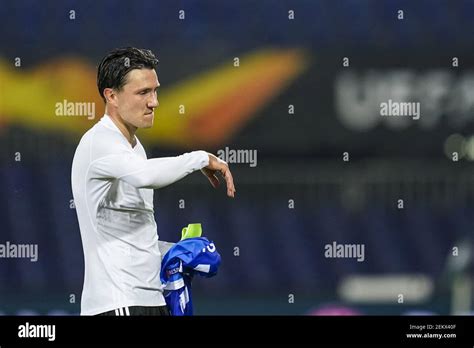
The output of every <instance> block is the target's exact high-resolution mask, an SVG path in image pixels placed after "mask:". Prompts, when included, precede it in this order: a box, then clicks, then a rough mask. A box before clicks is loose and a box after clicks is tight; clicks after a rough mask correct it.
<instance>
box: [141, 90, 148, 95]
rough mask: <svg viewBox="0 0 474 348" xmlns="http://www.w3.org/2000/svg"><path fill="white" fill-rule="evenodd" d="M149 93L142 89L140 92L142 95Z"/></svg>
mask: <svg viewBox="0 0 474 348" xmlns="http://www.w3.org/2000/svg"><path fill="white" fill-rule="evenodd" d="M147 93H148V92H147V91H141V92H140V94H141V95H145V94H147Z"/></svg>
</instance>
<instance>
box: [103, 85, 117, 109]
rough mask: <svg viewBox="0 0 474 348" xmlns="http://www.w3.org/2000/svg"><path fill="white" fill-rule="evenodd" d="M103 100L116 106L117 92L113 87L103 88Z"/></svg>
mask: <svg viewBox="0 0 474 348" xmlns="http://www.w3.org/2000/svg"><path fill="white" fill-rule="evenodd" d="M104 98H105V102H106V103H108V104H111V105H113V106H115V107H116V106H117V94H116V92H115V90H114V89H113V88H104Z"/></svg>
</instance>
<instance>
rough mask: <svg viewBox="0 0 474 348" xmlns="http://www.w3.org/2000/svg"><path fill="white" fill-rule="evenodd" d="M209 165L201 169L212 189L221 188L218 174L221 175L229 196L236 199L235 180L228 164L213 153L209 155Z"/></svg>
mask: <svg viewBox="0 0 474 348" xmlns="http://www.w3.org/2000/svg"><path fill="white" fill-rule="evenodd" d="M208 155H209V165H208V166H207V167H204V168H202V169H201V172H202V173H203V174H204V175H205V176H207V178H208V179H209V181H210V183H211V185H212V187H214V188H217V187H219V178H218V177H217V175H216V174H217V173H220V174H221V175H222V176H223V178H224V180H225V182H226V184H227V196H229V197H232V198H234V196H235V186H234V179H233V178H232V173H231V172H230V169H229V166H228V164H227V163H226V162H225V161H223V160H221V159H220V158H218V157H216V156H214V155H213V154H212V153H209V154H208Z"/></svg>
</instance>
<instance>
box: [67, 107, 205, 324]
mask: <svg viewBox="0 0 474 348" xmlns="http://www.w3.org/2000/svg"><path fill="white" fill-rule="evenodd" d="M208 164H209V155H208V154H207V153H206V152H204V151H194V152H190V153H186V154H183V155H181V156H177V157H166V158H154V159H147V157H146V153H145V150H144V148H143V146H142V145H141V143H140V142H139V141H138V139H137V143H136V145H135V147H133V148H132V146H131V145H130V143H129V142H128V141H127V139H126V138H125V136H124V135H123V134H122V133H121V132H120V130H119V129H118V128H117V126H116V125H115V124H114V123H113V121H112V119H111V118H110V117H109V116H107V115H104V117H102V119H101V120H100V121H99V122H98V123H97V124H96V125H94V126H93V127H92V128H91V129H90V130H89V131H87V132H86V133H85V134H84V136H83V137H82V139H81V141H80V143H79V145H78V147H77V149H76V153H75V155H74V160H73V163H72V175H71V179H72V192H73V196H74V202H75V206H76V212H77V217H78V220H79V227H80V231H81V238H82V245H83V249H84V262H85V275H84V287H83V291H82V298H81V315H95V314H99V313H102V312H107V311H110V310H114V309H117V308H122V307H128V306H162V305H165V304H166V303H165V300H164V298H163V294H162V291H163V289H162V284H161V282H160V266H161V253H160V249H159V244H158V233H157V229H156V222H155V219H154V211H153V189H157V188H160V187H164V186H166V185H169V184H172V183H173V182H175V181H177V180H180V179H182V178H183V177H184V176H186V175H187V174H190V173H192V172H193V171H196V170H199V169H201V168H203V167H205V166H207V165H208Z"/></svg>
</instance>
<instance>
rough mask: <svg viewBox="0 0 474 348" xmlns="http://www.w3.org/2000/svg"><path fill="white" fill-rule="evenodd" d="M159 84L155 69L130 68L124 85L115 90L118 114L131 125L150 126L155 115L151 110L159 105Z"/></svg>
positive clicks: (138, 126) (137, 126)
mask: <svg viewBox="0 0 474 348" xmlns="http://www.w3.org/2000/svg"><path fill="white" fill-rule="evenodd" d="M159 86H160V83H159V82H158V76H157V75H156V71H155V69H146V68H143V69H134V70H131V71H130V72H129V73H128V74H127V76H126V82H125V85H124V86H123V87H122V89H121V90H120V91H116V96H117V100H116V102H117V104H116V105H117V111H118V114H119V115H120V116H121V117H122V119H123V120H124V121H125V122H126V123H128V124H129V125H131V126H133V127H136V128H150V127H152V126H153V119H154V116H155V114H154V111H153V110H154V109H155V108H156V107H157V106H158V105H159V103H158V98H157V89H158V87H159Z"/></svg>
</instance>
